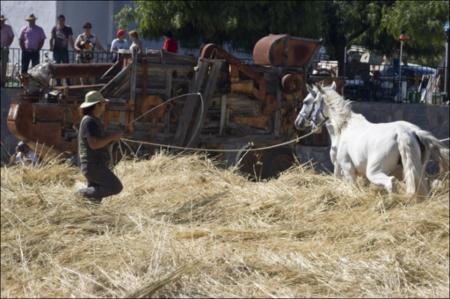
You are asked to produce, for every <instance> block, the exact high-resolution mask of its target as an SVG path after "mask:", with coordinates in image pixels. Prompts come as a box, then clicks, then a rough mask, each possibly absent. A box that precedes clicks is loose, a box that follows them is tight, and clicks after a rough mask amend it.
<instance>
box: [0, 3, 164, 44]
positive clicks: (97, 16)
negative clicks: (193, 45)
mask: <svg viewBox="0 0 450 299" xmlns="http://www.w3.org/2000/svg"><path fill="white" fill-rule="evenodd" d="M130 3H131V1H3V0H2V1H1V14H3V15H5V17H6V18H7V19H8V20H7V21H6V23H7V24H9V25H11V26H12V28H13V31H14V35H15V37H14V41H13V43H12V45H11V47H12V48H18V47H19V35H20V30H21V29H22V28H23V27H24V26H26V25H27V24H28V23H27V21H25V18H26V17H28V16H29V15H30V14H34V15H35V16H36V17H37V21H36V24H37V25H39V26H41V27H42V28H43V29H44V32H45V34H46V36H47V40H46V41H45V44H44V47H43V48H44V49H48V48H49V45H50V44H49V42H50V37H51V36H50V34H51V30H52V28H53V26H55V24H56V18H57V17H58V16H59V15H60V14H63V15H64V16H65V17H66V24H67V25H69V26H71V27H72V30H73V34H74V38H76V36H77V35H78V34H80V33H82V32H83V24H84V23H85V22H90V23H91V24H92V27H93V28H92V32H93V33H94V34H95V35H96V36H97V37H98V38H99V39H100V42H101V44H102V45H103V46H104V47H107V46H109V45H110V44H111V41H112V40H113V39H114V38H115V32H116V30H117V27H116V24H115V23H114V20H113V16H114V15H115V14H116V13H117V12H118V11H119V10H120V9H121V8H122V7H123V6H124V5H126V4H130ZM126 29H132V28H126ZM145 46H146V47H148V48H161V46H162V41H146V42H145Z"/></svg>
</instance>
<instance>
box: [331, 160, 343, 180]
mask: <svg viewBox="0 0 450 299" xmlns="http://www.w3.org/2000/svg"><path fill="white" fill-rule="evenodd" d="M333 174H334V176H335V177H337V178H339V179H340V178H342V168H341V165H340V164H339V163H337V162H336V163H334V172H333Z"/></svg>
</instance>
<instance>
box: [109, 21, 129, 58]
mask: <svg viewBox="0 0 450 299" xmlns="http://www.w3.org/2000/svg"><path fill="white" fill-rule="evenodd" d="M125 33H126V31H125V30H123V29H119V30H117V34H116V36H117V38H116V39H114V40H113V41H112V43H111V52H112V53H113V62H115V61H116V60H117V58H118V55H117V52H118V51H119V50H120V49H127V50H128V48H130V45H129V44H128V41H127V40H126V39H125Z"/></svg>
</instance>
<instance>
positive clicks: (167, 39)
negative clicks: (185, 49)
mask: <svg viewBox="0 0 450 299" xmlns="http://www.w3.org/2000/svg"><path fill="white" fill-rule="evenodd" d="M163 50H166V51H167V52H172V53H177V52H178V45H177V42H176V40H175V39H174V38H173V34H172V32H171V31H167V32H166V33H164V45H163Z"/></svg>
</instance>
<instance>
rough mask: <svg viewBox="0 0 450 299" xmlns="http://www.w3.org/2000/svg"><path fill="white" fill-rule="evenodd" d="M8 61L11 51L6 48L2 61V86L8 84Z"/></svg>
mask: <svg viewBox="0 0 450 299" xmlns="http://www.w3.org/2000/svg"><path fill="white" fill-rule="evenodd" d="M8 59H9V49H7V48H4V49H2V52H1V61H2V73H1V76H2V77H1V86H2V87H4V86H5V82H6V70H7V68H8Z"/></svg>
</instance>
